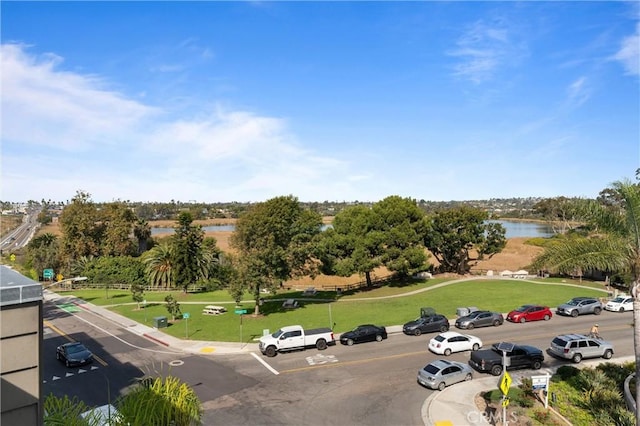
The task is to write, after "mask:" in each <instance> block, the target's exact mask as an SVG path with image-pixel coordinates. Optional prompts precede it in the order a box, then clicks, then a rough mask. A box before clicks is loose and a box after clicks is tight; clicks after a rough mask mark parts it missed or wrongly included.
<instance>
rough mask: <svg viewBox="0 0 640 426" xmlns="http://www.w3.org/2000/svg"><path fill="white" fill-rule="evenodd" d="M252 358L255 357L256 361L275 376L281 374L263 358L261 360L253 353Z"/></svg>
mask: <svg viewBox="0 0 640 426" xmlns="http://www.w3.org/2000/svg"><path fill="white" fill-rule="evenodd" d="M251 356H253V357H254V358H255V359H257V360H258V362H259V363H260V364H262V365H264V366H265V367H266V369H267V370H269V371H271V372H272V373H273V374H275V375H276V376H277V375H278V374H280V373H278V371H277V370H276V369H275V368H273V367H272V366H270V365H269V364H267V363H266V362H265V361H264V360H263V359H262V358H260V357H259V356H258V355H256V354H255V353H253V352H251Z"/></svg>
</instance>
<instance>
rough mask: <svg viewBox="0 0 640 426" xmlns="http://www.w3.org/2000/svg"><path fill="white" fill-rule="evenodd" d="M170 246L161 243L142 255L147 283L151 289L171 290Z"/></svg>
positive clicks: (171, 263)
mask: <svg viewBox="0 0 640 426" xmlns="http://www.w3.org/2000/svg"><path fill="white" fill-rule="evenodd" d="M171 252H172V246H171V245H170V244H168V243H161V244H158V245H157V246H155V247H153V248H152V249H151V250H149V251H147V252H145V253H144V255H143V256H142V263H143V264H144V266H145V274H146V277H147V282H148V283H149V285H150V286H152V287H161V288H172V287H174V284H173V261H172V258H173V256H172V255H171Z"/></svg>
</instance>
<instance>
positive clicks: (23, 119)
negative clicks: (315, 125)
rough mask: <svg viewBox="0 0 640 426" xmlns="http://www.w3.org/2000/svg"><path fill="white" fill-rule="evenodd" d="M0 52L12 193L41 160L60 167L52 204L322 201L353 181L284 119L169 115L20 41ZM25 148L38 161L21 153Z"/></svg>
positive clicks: (233, 113) (218, 113)
mask: <svg viewBox="0 0 640 426" xmlns="http://www.w3.org/2000/svg"><path fill="white" fill-rule="evenodd" d="M0 52H1V62H2V81H1V83H2V87H3V93H2V122H3V126H2V129H1V133H0V136H1V140H2V144H3V187H4V188H3V190H4V192H5V194H6V196H8V197H10V195H11V194H12V193H13V194H14V195H16V194H17V193H18V192H20V189H19V188H20V186H21V185H22V186H23V183H24V182H27V181H29V177H30V175H32V174H34V173H36V172H37V170H42V169H41V168H42V167H44V168H45V170H46V168H47V163H48V164H49V165H50V166H54V167H55V168H56V169H57V170H64V173H56V176H51V177H50V178H48V181H49V182H50V184H51V187H52V188H56V189H55V190H57V191H60V192H61V193H62V194H58V196H57V197H54V196H52V198H55V199H67V198H69V197H71V196H72V195H73V194H74V193H75V191H76V190H77V189H79V188H82V189H85V190H87V191H89V192H90V193H92V194H95V193H96V192H97V193H98V194H96V195H97V198H96V199H100V194H99V193H100V192H101V191H104V192H105V193H113V187H114V186H117V187H118V188H119V189H118V191H117V192H118V193H121V194H122V197H123V199H126V198H130V199H142V198H141V197H147V196H149V197H154V196H155V197H158V198H156V199H164V200H166V199H171V198H174V199H199V200H202V199H203V198H204V197H207V196H211V192H212V191H215V194H216V195H215V196H214V197H213V198H214V199H217V200H259V199H264V197H265V196H276V195H282V194H295V195H301V196H304V194H314V192H315V193H316V194H318V196H320V197H322V198H325V199H328V198H330V197H329V194H331V191H335V190H337V188H336V187H335V185H340V186H343V185H344V182H343V181H341V179H340V177H343V178H344V181H349V180H350V178H349V176H350V174H351V172H350V167H351V165H350V163H349V162H346V161H342V160H339V159H335V158H331V157H327V156H325V155H319V154H317V153H315V152H313V151H311V150H309V149H306V148H303V147H302V146H301V145H299V144H298V143H297V141H296V137H295V135H293V134H291V133H290V131H289V130H288V123H287V121H286V120H283V119H281V118H277V117H268V116H263V115H258V114H255V113H253V112H250V111H238V110H231V109H229V108H222V107H220V106H218V107H215V108H214V111H201V112H200V113H199V114H198V115H197V116H191V117H182V118H180V119H170V118H168V116H169V114H168V113H167V112H166V111H165V110H164V109H163V108H161V107H158V106H152V105H145V104H143V103H141V102H139V101H134V100H131V99H129V98H127V97H126V96H124V95H122V94H120V93H118V92H116V91H113V90H111V89H110V88H109V84H108V82H106V81H104V80H103V79H101V78H99V77H96V76H89V75H81V74H77V73H72V72H68V71H64V70H62V69H61V68H62V65H63V60H62V58H60V57H57V56H55V55H42V56H37V57H36V56H33V55H30V54H29V53H28V48H27V47H26V46H23V45H17V44H4V45H2V46H1V51H0ZM29 146H31V147H34V146H35V147H38V152H39V153H40V155H37V156H36V157H34V155H33V154H28V153H26V151H27V147H29ZM30 152H33V151H30ZM33 168H36V170H33ZM361 173H362V171H361V170H359V171H358V172H357V174H358V175H360V174H361ZM322 182H324V184H323V183H322ZM332 182H333V183H332ZM42 190H43V189H42V188H38V191H37V192H42ZM52 190H53V189H52ZM343 192H344V191H343ZM20 193H22V194H23V196H24V195H26V196H28V194H26V193H25V191H24V189H23V190H22V191H21V192H20ZM354 193H355V191H354ZM65 194H66V195H65ZM141 194H142V195H141ZM144 199H147V198H144ZM149 199H154V198H149Z"/></svg>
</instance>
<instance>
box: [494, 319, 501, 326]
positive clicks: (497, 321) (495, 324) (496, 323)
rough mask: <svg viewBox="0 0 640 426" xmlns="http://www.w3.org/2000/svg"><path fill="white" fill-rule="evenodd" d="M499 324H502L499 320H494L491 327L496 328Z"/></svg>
mask: <svg viewBox="0 0 640 426" xmlns="http://www.w3.org/2000/svg"><path fill="white" fill-rule="evenodd" d="M500 324H502V323H501V322H500V321H499V320H495V321H493V326H494V327H497V326H499V325H500Z"/></svg>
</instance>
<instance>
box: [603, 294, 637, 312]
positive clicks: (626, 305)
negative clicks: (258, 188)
mask: <svg viewBox="0 0 640 426" xmlns="http://www.w3.org/2000/svg"><path fill="white" fill-rule="evenodd" d="M604 308H605V309H606V310H607V311H613V312H624V311H633V297H631V296H618V297H616V298H613V299H611V300H609V301H608V302H607V304H606V305H604Z"/></svg>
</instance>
